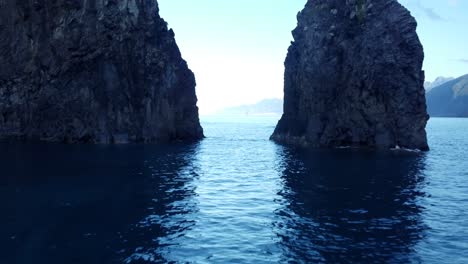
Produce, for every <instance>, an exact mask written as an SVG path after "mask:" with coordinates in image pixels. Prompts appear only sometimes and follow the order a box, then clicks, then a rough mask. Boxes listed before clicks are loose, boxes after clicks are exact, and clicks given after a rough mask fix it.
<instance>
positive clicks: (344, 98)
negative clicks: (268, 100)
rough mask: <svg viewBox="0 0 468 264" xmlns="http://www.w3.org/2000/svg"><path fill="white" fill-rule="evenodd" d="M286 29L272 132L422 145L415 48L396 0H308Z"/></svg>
mask: <svg viewBox="0 0 468 264" xmlns="http://www.w3.org/2000/svg"><path fill="white" fill-rule="evenodd" d="M293 36H294V40H295V41H294V42H293V43H292V45H291V47H290V48H289V52H288V56H287V58H286V61H285V67H286V71H285V77H284V79H285V87H284V92H285V95H284V96H285V102H284V115H283V117H282V118H281V120H280V122H279V123H278V126H277V127H276V130H275V132H274V134H273V135H272V139H273V140H276V141H278V142H284V143H293V144H301V145H308V146H312V147H340V146H359V147H370V148H384V149H385V148H392V147H396V146H399V147H404V148H412V149H420V150H427V149H428V145H427V140H426V132H425V126H426V122H427V120H428V115H427V112H426V102H425V97H424V87H423V84H424V72H423V71H422V70H421V69H422V63H423V58H424V53H423V48H422V46H421V43H420V42H419V39H418V36H417V34H416V21H415V19H414V18H413V17H412V16H411V15H410V13H409V12H408V11H407V10H406V9H405V8H404V7H403V6H401V5H400V4H399V3H398V2H397V1H396V0H372V1H371V0H309V1H308V2H307V4H306V6H305V9H304V10H303V11H302V12H300V13H299V14H298V26H297V28H296V29H295V30H294V31H293Z"/></svg>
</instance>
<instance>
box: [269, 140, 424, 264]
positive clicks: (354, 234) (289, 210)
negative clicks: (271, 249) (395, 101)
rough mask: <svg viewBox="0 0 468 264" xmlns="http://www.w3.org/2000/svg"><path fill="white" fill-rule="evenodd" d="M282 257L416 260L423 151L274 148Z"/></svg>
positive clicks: (420, 223)
mask: <svg viewBox="0 0 468 264" xmlns="http://www.w3.org/2000/svg"><path fill="white" fill-rule="evenodd" d="M277 159H278V160H277V167H278V171H279V173H280V177H281V181H282V185H283V187H282V189H281V191H280V192H279V193H278V194H279V196H280V197H281V198H280V201H278V202H279V203H281V204H282V206H281V208H280V209H278V210H277V211H276V218H277V219H276V221H275V222H274V224H273V228H274V230H275V232H276V233H277V235H278V237H279V239H280V240H279V246H280V248H282V251H283V258H284V261H290V260H304V261H306V262H323V261H326V262H333V263H336V262H350V261H352V262H380V263H382V262H387V261H390V262H393V261H395V262H409V261H411V262H412V261H416V262H418V261H419V260H418V258H417V255H416V254H415V249H414V248H415V245H416V244H417V243H418V242H419V241H420V240H421V239H422V238H424V236H425V231H426V230H427V227H426V225H425V224H424V223H423V219H422V216H421V213H422V211H423V210H424V208H423V207H422V205H421V204H422V203H421V200H422V199H424V197H425V194H424V193H423V192H422V189H423V187H424V185H425V177H424V174H423V170H424V167H425V154H421V153H419V154H418V153H404V152H385V153H375V152H362V151H354V150H335V151H323V150H320V151H309V152H306V151H298V150H294V149H291V148H287V147H283V146H278V148H277Z"/></svg>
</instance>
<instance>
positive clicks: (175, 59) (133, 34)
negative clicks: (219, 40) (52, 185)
mask: <svg viewBox="0 0 468 264" xmlns="http://www.w3.org/2000/svg"><path fill="white" fill-rule="evenodd" d="M0 5H1V7H0V64H1V65H2V66H1V67H0V137H2V138H5V137H8V138H10V137H14V138H18V139H37V140H44V141H54V142H69V143H78V142H89V143H126V142H163V141H172V140H196V139H200V138H201V137H203V132H202V128H201V126H200V124H199V118H198V108H197V106H196V102H197V98H196V95H195V78H194V75H193V73H192V72H191V71H190V70H189V68H188V67H187V63H186V62H185V61H184V60H183V59H182V57H181V54H180V52H179V49H178V47H177V44H176V42H175V39H174V33H173V31H172V30H170V29H168V28H167V24H166V22H165V21H164V20H163V19H162V18H160V16H159V14H158V12H159V10H158V4H157V2H156V0H151V1H150V0H144V1H138V0H122V1H116V0H92V1H87V0H73V1H71V0H54V1H52V0H44V1H18V0H3V1H0Z"/></svg>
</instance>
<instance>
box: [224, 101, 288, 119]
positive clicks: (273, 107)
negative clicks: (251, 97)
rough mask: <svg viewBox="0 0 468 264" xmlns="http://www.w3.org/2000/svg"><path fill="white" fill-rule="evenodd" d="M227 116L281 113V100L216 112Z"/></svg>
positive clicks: (260, 102)
mask: <svg viewBox="0 0 468 264" xmlns="http://www.w3.org/2000/svg"><path fill="white" fill-rule="evenodd" d="M218 113H219V114H229V115H263V114H278V115H281V114H282V113H283V100H282V99H279V98H273V99H264V100H261V101H259V102H258V103H255V104H246V105H240V106H234V107H229V108H226V109H223V110H221V111H220V112H218Z"/></svg>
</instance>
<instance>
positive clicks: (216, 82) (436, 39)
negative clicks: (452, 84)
mask: <svg viewBox="0 0 468 264" xmlns="http://www.w3.org/2000/svg"><path fill="white" fill-rule="evenodd" d="M158 2H159V8H160V14H161V16H162V17H163V18H164V19H165V20H166V21H167V22H168V24H169V27H170V28H172V29H174V32H175V35H176V41H177V43H178V44H179V48H180V50H181V52H182V56H183V57H184V59H185V60H187V62H188V65H189V67H190V68H191V69H192V71H194V73H195V77H196V79H197V88H196V89H197V95H198V99H199V101H198V106H199V107H200V113H202V114H208V113H213V112H216V111H217V110H221V109H222V108H225V107H229V106H236V105H242V104H249V103H255V102H257V101H260V100H262V99H265V98H282V97H283V72H284V66H283V62H284V59H285V57H286V53H287V49H288V47H289V44H290V42H291V40H292V36H291V31H292V30H293V29H294V28H295V26H296V23H297V20H296V14H297V13H298V12H299V11H300V10H301V9H302V8H303V7H304V5H305V3H306V0H235V1H230V0H159V1H158ZM400 3H402V4H403V5H404V6H406V7H407V8H408V9H409V10H410V11H411V13H412V14H413V16H415V17H416V20H417V21H418V34H419V37H420V39H421V41H422V43H423V46H424V50H425V55H426V58H425V63H424V70H425V71H426V79H427V80H429V81H432V80H434V79H435V78H436V77H437V76H453V77H458V76H460V75H463V74H467V73H468V0H400Z"/></svg>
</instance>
